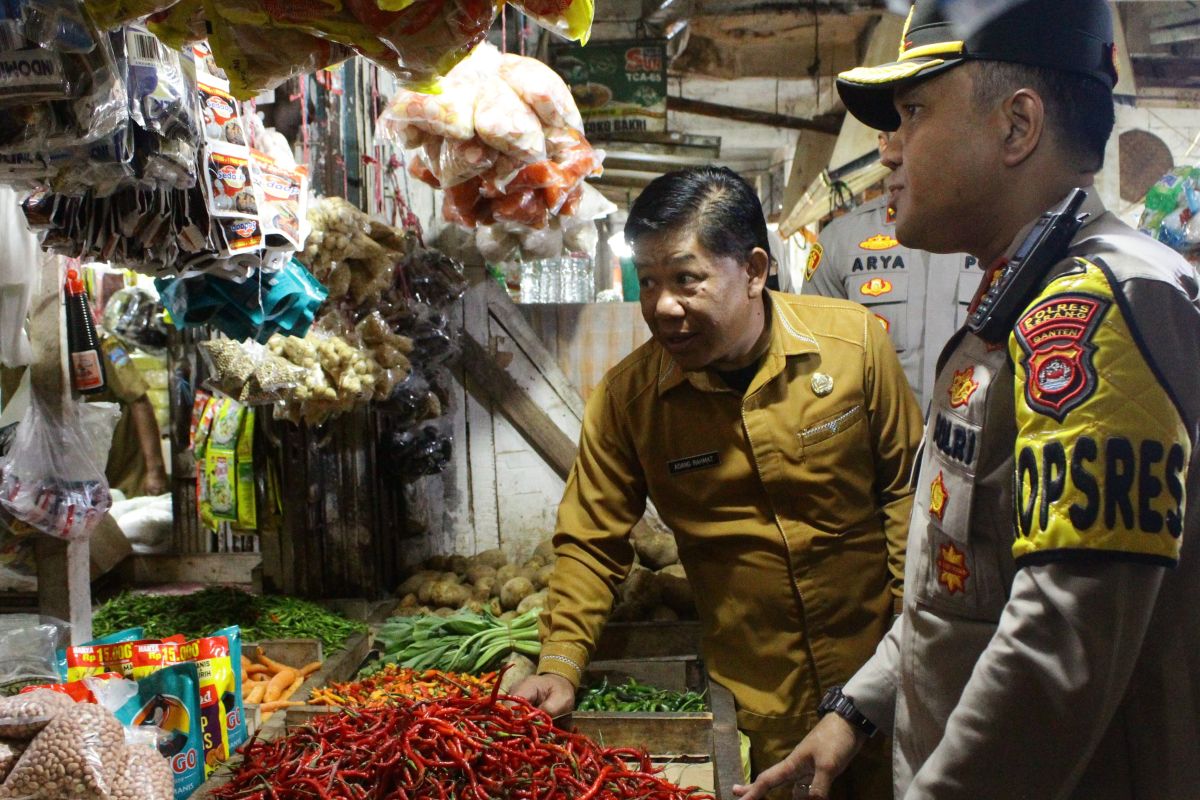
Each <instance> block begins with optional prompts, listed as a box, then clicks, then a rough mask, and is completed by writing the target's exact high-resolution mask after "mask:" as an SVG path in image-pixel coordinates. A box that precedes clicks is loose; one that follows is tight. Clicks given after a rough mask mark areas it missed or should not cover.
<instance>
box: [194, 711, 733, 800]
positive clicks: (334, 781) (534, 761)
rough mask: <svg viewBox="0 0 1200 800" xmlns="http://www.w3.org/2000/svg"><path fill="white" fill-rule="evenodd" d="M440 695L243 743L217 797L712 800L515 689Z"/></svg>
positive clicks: (340, 716) (275, 799)
mask: <svg viewBox="0 0 1200 800" xmlns="http://www.w3.org/2000/svg"><path fill="white" fill-rule="evenodd" d="M498 699H500V698H499V697H498V691H497V690H496V689H494V690H493V692H492V694H491V695H489V696H487V697H447V698H443V699H439V700H432V701H428V702H421V703H403V704H399V705H394V706H386V707H382V708H366V709H362V710H359V711H343V712H339V713H334V714H328V715H322V716H321V717H319V718H318V719H316V720H315V721H314V722H313V723H312V724H310V725H308V726H305V727H304V728H300V729H299V730H297V731H295V732H293V733H291V734H289V735H287V736H286V737H284V738H281V739H277V740H275V741H271V742H264V741H261V740H258V739H255V740H254V741H252V742H251V743H250V744H249V745H247V747H246V749H245V751H244V758H243V761H242V764H241V766H240V767H239V769H238V771H237V772H236V773H235V775H234V776H233V780H232V781H231V782H230V783H229V784H227V785H226V786H223V787H221V788H219V789H216V790H215V791H213V792H212V794H211V795H210V796H211V797H213V798H222V799H223V800H301V798H304V799H305V800H311V798H320V799H321V800H417V798H439V800H448V799H449V798H454V799H455V800H494V799H495V800H498V799H500V798H512V800H568V799H569V800H632V799H633V798H638V800H642V799H643V798H644V799H645V800H702V799H706V800H713V798H712V795H708V794H699V793H697V790H696V789H695V788H690V789H682V788H680V787H678V786H675V785H674V784H671V783H669V782H667V781H665V780H663V779H662V778H661V777H659V775H657V774H656V773H655V771H654V769H653V767H652V765H651V763H650V758H649V756H647V755H646V753H645V752H643V751H638V750H633V749H627V748H605V747H600V746H599V745H597V744H595V743H594V742H592V741H591V740H590V739H588V738H587V737H585V736H581V735H579V734H575V733H567V732H566V731H562V730H559V729H557V728H555V727H554V725H553V723H552V722H551V720H550V717H549V716H548V715H547V714H546V713H545V712H544V711H541V710H539V709H536V708H534V707H533V706H531V705H529V704H528V703H526V702H525V701H524V700H520V699H517V698H514V697H508V696H504V697H503V700H504V701H505V702H498Z"/></svg>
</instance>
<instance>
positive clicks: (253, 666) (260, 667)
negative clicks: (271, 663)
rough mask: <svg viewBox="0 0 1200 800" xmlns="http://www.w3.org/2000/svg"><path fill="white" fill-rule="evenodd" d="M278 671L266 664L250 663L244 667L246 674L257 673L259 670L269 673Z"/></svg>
mask: <svg viewBox="0 0 1200 800" xmlns="http://www.w3.org/2000/svg"><path fill="white" fill-rule="evenodd" d="M278 671H279V670H275V669H271V668H270V667H268V666H267V665H266V664H251V665H250V666H248V667H246V674H247V675H257V674H259V673H260V672H265V673H266V674H268V675H270V674H271V673H274V672H278Z"/></svg>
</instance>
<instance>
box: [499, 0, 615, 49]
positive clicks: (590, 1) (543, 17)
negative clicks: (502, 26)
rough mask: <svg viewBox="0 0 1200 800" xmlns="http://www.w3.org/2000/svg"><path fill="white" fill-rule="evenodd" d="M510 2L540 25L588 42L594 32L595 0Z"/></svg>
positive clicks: (510, 0)
mask: <svg viewBox="0 0 1200 800" xmlns="http://www.w3.org/2000/svg"><path fill="white" fill-rule="evenodd" d="M508 4H509V5H511V6H513V7H515V8H519V9H520V10H521V11H524V12H525V14H526V15H527V16H529V17H530V18H532V19H533V21H534V22H536V23H537V24H538V25H541V26H542V27H543V28H545V29H546V30H549V31H553V32H554V33H557V34H560V35H562V36H565V37H567V38H568V39H573V40H575V41H578V42H579V43H580V44H587V41H588V37H590V36H591V34H592V17H593V15H594V14H595V2H594V0H508Z"/></svg>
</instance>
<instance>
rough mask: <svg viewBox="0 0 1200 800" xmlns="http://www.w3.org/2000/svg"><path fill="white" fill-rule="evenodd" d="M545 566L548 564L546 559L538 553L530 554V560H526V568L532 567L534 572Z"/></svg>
mask: <svg viewBox="0 0 1200 800" xmlns="http://www.w3.org/2000/svg"><path fill="white" fill-rule="evenodd" d="M544 566H546V559H544V558H542V557H541V556H537V555H534V556H530V557H529V560H528V561H526V562H525V568H526V569H531V570H533V571H534V572H537V571H538V570H539V569H541V568H542V567H544Z"/></svg>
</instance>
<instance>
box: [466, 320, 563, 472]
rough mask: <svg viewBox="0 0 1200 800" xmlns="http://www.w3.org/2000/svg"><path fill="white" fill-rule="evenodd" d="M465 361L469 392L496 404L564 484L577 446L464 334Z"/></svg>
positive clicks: (481, 400)
mask: <svg viewBox="0 0 1200 800" xmlns="http://www.w3.org/2000/svg"><path fill="white" fill-rule="evenodd" d="M462 350H463V361H464V363H465V364H468V365H469V366H468V367H467V390H468V391H470V392H472V393H473V394H475V395H476V396H480V395H482V397H480V402H485V403H486V402H487V400H489V399H490V400H493V401H494V402H495V403H496V405H497V406H499V408H500V411H501V412H502V413H503V414H504V416H506V417H508V420H509V421H510V422H511V423H512V424H513V426H514V427H516V429H517V430H518V431H519V432H520V433H521V435H522V436H524V437H525V438H526V439H527V440H528V441H529V443H530V444H531V445H532V446H533V449H534V450H536V451H537V453H538V455H540V456H541V457H542V458H543V459H544V460H545V461H546V463H547V464H549V465H550V467H551V468H552V469H553V470H554V472H555V474H557V475H558V476H559V477H560V478H562V479H563V480H566V478H567V474H568V473H569V472H570V471H571V465H572V464H574V463H575V443H574V442H572V441H571V440H570V439H569V438H568V437H567V435H566V434H565V433H563V432H562V430H561V429H560V428H559V427H558V426H557V425H555V424H554V421H553V420H551V419H550V417H549V416H548V415H547V414H546V412H545V411H543V410H542V409H541V408H540V407H539V406H538V405H537V404H536V403H534V402H533V399H532V398H530V396H529V394H528V393H527V392H525V390H524V389H522V388H521V387H520V386H518V385H517V382H516V381H515V380H513V378H512V376H511V375H509V374H508V373H507V372H506V371H505V370H503V369H502V368H501V367H500V366H499V365H498V364H497V363H496V357H495V355H494V354H493V353H492V352H491V351H490V350H489V349H488V348H487V347H486V346H485V345H484V344H483V343H481V342H479V341H478V340H476V339H475V337H474V336H473V335H472V334H470V333H467V332H466V331H464V332H463V336H462Z"/></svg>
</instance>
